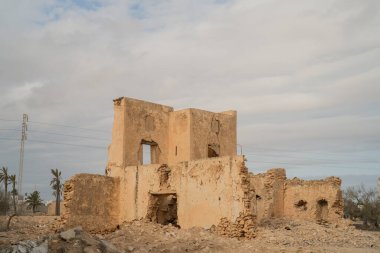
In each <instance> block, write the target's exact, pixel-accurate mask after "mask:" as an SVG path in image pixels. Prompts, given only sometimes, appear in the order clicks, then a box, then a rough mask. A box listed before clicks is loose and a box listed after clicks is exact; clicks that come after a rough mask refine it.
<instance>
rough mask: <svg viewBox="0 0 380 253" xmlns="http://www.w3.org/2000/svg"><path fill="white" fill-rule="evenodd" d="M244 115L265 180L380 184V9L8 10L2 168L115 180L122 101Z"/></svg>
mask: <svg viewBox="0 0 380 253" xmlns="http://www.w3.org/2000/svg"><path fill="white" fill-rule="evenodd" d="M120 96H128V97H134V98H138V99H143V100H148V101H152V102H156V103H161V104H166V105H170V106H173V107H174V108H175V109H182V108H187V107H195V108H201V109H205V110H210V111H216V112H217V111H224V110H228V109H236V110H237V111H238V118H239V119H238V142H239V144H241V145H242V146H243V152H244V153H245V154H246V155H247V158H248V166H249V168H250V170H251V171H253V172H255V173H257V172H263V171H265V170H266V169H268V168H273V167H285V168H286V169H287V174H288V176H289V177H294V176H298V177H301V178H321V177H325V176H329V175H337V176H341V177H342V178H343V179H344V185H345V186H346V185H352V184H360V183H365V184H366V185H369V186H374V185H375V182H376V178H377V177H378V176H380V1H378V0H361V1H357V0H324V1H320V0H316V1H312V0H309V1H304V0H277V1H276V0H236V1H234V0H231V1H229V0H199V1H182V0H166V1H160V0H146V1H144V0H140V1H137V0H136V1H116V0H103V1H96V0H60V1H58V0H33V1H30V0H17V1H15V0H1V1H0V166H7V167H9V170H10V172H11V173H16V174H17V173H18V172H17V171H18V161H19V146H20V141H19V140H20V135H21V132H20V129H21V120H22V114H23V113H27V114H28V115H29V123H28V140H27V142H26V146H25V147H26V148H25V166H24V186H23V189H24V192H31V191H33V190H34V189H37V190H39V191H41V192H42V194H43V198H44V199H45V200H48V199H51V198H53V197H52V196H51V190H50V189H49V182H50V169H52V168H58V169H60V170H62V173H63V176H64V178H65V179H67V178H69V177H70V176H72V175H73V174H75V173H79V172H89V173H103V172H104V168H105V165H106V161H107V152H106V150H107V146H108V144H109V143H110V141H111V128H112V119H113V103H112V99H114V98H116V97H120Z"/></svg>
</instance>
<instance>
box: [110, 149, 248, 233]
mask: <svg viewBox="0 0 380 253" xmlns="http://www.w3.org/2000/svg"><path fill="white" fill-rule="evenodd" d="M110 175H111V176H113V177H117V178H119V179H120V193H119V194H120V196H121V197H120V202H121V205H120V213H121V215H122V217H123V219H124V220H126V221H130V220H133V219H141V218H146V217H147V214H148V213H149V212H150V210H149V206H150V205H151V203H150V200H151V196H152V195H165V194H166V195H170V194H174V195H175V196H176V198H177V199H176V201H177V212H178V225H179V226H181V227H183V228H189V227H193V226H201V227H210V226H212V225H216V224H218V223H219V222H220V220H221V218H226V219H228V220H231V221H232V222H234V221H236V219H237V218H238V217H239V216H240V214H241V212H242V211H243V212H244V214H251V213H252V212H251V209H252V204H251V198H252V193H251V188H250V186H249V180H248V176H247V175H248V171H247V168H246V167H245V164H244V158H243V156H235V157H219V158H212V159H203V160H196V161H190V162H183V163H178V164H176V165H173V166H168V165H166V164H161V165H158V164H151V165H144V166H128V167H126V168H125V169H119V170H117V169H115V170H112V173H111V174H110ZM245 210H246V211H245Z"/></svg>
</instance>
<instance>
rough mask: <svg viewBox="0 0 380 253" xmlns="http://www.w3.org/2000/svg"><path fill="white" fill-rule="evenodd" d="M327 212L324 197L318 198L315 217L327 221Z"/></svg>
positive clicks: (326, 203)
mask: <svg viewBox="0 0 380 253" xmlns="http://www.w3.org/2000/svg"><path fill="white" fill-rule="evenodd" d="M328 214H329V209H328V202H327V200H325V199H321V200H318V202H317V211H316V218H317V220H320V221H327V217H328Z"/></svg>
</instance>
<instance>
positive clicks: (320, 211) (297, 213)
mask: <svg viewBox="0 0 380 253" xmlns="http://www.w3.org/2000/svg"><path fill="white" fill-rule="evenodd" d="M284 186H285V187H284V189H285V197H284V216H285V217H288V218H294V219H304V220H323V221H329V222H336V221H338V220H339V219H340V218H341V217H342V215H343V200H342V192H341V190H340V186H341V180H340V179H339V178H337V177H328V178H326V179H324V180H310V181H305V180H301V179H298V178H294V179H292V180H287V181H286V182H285V185H284Z"/></svg>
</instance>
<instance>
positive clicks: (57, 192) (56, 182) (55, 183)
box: [50, 169, 63, 215]
mask: <svg viewBox="0 0 380 253" xmlns="http://www.w3.org/2000/svg"><path fill="white" fill-rule="evenodd" d="M51 174H53V179H52V180H51V182H50V185H51V188H52V189H53V190H54V192H53V195H54V196H55V215H60V213H61V203H60V202H61V195H62V188H63V184H61V180H62V178H61V172H60V171H59V170H58V169H52V170H51Z"/></svg>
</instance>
